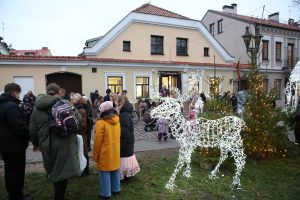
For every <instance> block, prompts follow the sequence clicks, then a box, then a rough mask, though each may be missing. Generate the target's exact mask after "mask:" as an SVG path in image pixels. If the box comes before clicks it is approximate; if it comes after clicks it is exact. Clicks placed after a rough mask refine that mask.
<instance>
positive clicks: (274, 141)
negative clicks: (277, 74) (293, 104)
mask: <svg viewBox="0 0 300 200" xmlns="http://www.w3.org/2000/svg"><path fill="white" fill-rule="evenodd" d="M256 31H257V29H256ZM245 35H246V34H245ZM245 35H244V36H245ZM255 35H257V37H260V35H259V34H257V33H256V34H255ZM244 36H243V37H244ZM246 36H247V35H246ZM254 37H255V36H254ZM244 40H245V38H244ZM245 43H246V41H245ZM255 43H256V46H255V47H254V48H249V44H248V46H247V44H246V47H247V50H248V52H250V58H251V63H250V64H251V69H250V71H249V73H248V74H247V81H248V84H249V88H248V95H247V96H246V99H245V102H244V110H243V118H244V120H245V122H246V124H247V127H248V128H247V129H246V130H245V131H244V134H243V139H244V146H245V148H246V153H247V154H248V155H249V156H251V157H255V158H257V159H265V158H269V157H270V156H272V155H280V156H283V157H284V156H285V154H286V150H285V147H284V146H285V145H284V141H285V140H284V136H283V132H282V131H281V130H280V128H279V127H278V126H277V123H278V121H280V114H279V110H278V109H276V108H275V106H274V102H275V99H276V98H277V97H276V93H277V92H276V91H275V90H274V89H271V90H270V91H269V92H268V91H265V89H264V80H265V79H266V78H267V77H266V76H267V75H266V74H263V73H261V72H260V71H259V67H258V64H257V56H258V53H259V44H260V39H259V40H257V41H255ZM285 138H286V137H285Z"/></svg>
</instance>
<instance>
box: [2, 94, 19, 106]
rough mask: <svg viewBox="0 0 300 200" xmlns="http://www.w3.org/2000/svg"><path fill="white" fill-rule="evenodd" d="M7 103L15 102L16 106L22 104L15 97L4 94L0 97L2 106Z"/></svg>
mask: <svg viewBox="0 0 300 200" xmlns="http://www.w3.org/2000/svg"><path fill="white" fill-rule="evenodd" d="M6 101H13V102H15V103H16V104H19V103H20V102H22V101H20V100H19V99H17V98H15V97H13V96H10V95H8V94H2V95H1V96H0V104H1V103H3V102H6Z"/></svg>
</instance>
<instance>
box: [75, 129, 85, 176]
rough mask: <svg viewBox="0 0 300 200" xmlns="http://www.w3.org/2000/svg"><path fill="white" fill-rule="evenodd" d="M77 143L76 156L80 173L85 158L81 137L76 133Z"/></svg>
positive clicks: (83, 166)
mask: <svg viewBox="0 0 300 200" xmlns="http://www.w3.org/2000/svg"><path fill="white" fill-rule="evenodd" d="M77 144H78V158H79V165H80V172H81V173H82V172H83V170H84V168H85V167H86V164H87V160H86V158H85V157H84V155H83V139H82V136H81V135H78V134H77Z"/></svg>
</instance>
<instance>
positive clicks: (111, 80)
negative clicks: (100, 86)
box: [107, 76, 123, 93]
mask: <svg viewBox="0 0 300 200" xmlns="http://www.w3.org/2000/svg"><path fill="white" fill-rule="evenodd" d="M107 87H108V88H109V89H111V92H114V93H118V92H122V91H123V77H122V76H108V77H107Z"/></svg>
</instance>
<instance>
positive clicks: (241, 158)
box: [231, 145, 246, 189]
mask: <svg viewBox="0 0 300 200" xmlns="http://www.w3.org/2000/svg"><path fill="white" fill-rule="evenodd" d="M231 153H232V156H233V158H234V162H235V163H234V164H235V166H236V172H235V174H234V176H233V182H232V188H233V189H240V187H241V182H240V175H241V173H242V170H243V168H244V166H245V164H246V161H245V159H246V154H244V149H243V148H242V146H241V145H235V146H234V147H233V150H232V151H231Z"/></svg>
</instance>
